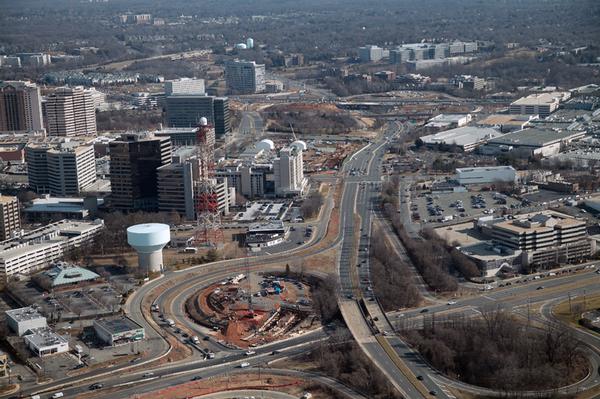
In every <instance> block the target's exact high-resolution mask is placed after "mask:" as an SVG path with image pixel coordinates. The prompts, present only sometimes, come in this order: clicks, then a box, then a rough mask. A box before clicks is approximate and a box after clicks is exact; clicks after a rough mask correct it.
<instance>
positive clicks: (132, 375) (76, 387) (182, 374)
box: [24, 124, 600, 398]
mask: <svg viewBox="0 0 600 399" xmlns="http://www.w3.org/2000/svg"><path fill="white" fill-rule="evenodd" d="M399 131H401V129H399V126H398V125H395V124H390V125H388V128H387V129H386V130H385V134H384V135H383V138H382V139H380V140H378V141H377V142H375V143H371V144H370V145H368V146H367V147H365V148H363V149H362V150H360V151H358V152H357V153H355V154H354V155H353V156H352V157H350V158H349V159H348V160H347V161H346V162H345V164H344V168H343V173H344V174H345V178H344V180H345V183H344V188H343V194H342V198H341V203H340V209H339V212H340V233H339V235H338V237H336V238H335V239H334V240H332V241H331V242H329V243H328V244H327V245H319V246H317V245H316V244H319V243H321V242H322V240H323V238H324V237H325V235H326V231H327V226H328V222H329V220H330V216H331V212H332V210H333V206H334V202H333V196H330V197H329V198H328V199H327V202H326V206H325V207H324V210H323V214H322V215H321V218H320V221H319V223H318V224H317V227H316V229H315V230H316V232H315V233H314V234H313V237H312V239H311V240H310V241H309V242H307V243H306V244H304V245H302V246H301V247H299V248H296V249H293V250H290V251H286V252H284V253H278V254H270V255H262V256H254V257H250V258H248V259H234V260H226V261H221V262H216V263H213V264H209V265H201V266H196V267H192V268H189V269H186V270H182V271H179V272H169V273H167V274H166V275H165V276H163V277H162V278H160V279H157V280H154V281H151V282H149V283H147V284H145V285H144V286H142V287H140V288H139V289H138V290H137V292H136V293H135V294H134V295H132V296H131V297H130V298H129V300H128V302H127V304H126V307H125V310H126V313H127V314H128V315H129V316H130V317H132V318H133V319H134V320H136V321H137V322H138V323H140V324H142V325H143V326H144V327H145V329H146V334H147V336H148V339H150V340H152V341H153V343H154V345H152V352H151V353H150V354H148V356H146V357H145V359H140V360H137V361H136V362H135V363H133V364H130V365H127V366H121V367H114V368H113V369H105V370H100V371H95V372H92V373H89V374H87V375H85V376H83V377H73V378H67V379H65V380H61V381H56V382H53V383H50V384H47V385H46V386H43V387H38V388H33V389H26V390H25V391H24V393H31V392H35V391H43V392H55V391H56V390H63V391H65V393H67V392H69V393H73V394H75V393H77V392H83V391H85V390H87V389H88V386H89V384H91V383H92V382H103V383H104V384H105V386H106V387H107V388H106V389H110V387H116V388H118V389H116V390H118V393H116V394H111V396H115V397H127V396H128V395H130V394H131V393H132V392H143V391H151V390H154V389H158V388H160V387H164V386H169V385H174V384H177V383H180V382H185V381H189V379H190V378H191V377H192V376H196V375H199V376H202V377H206V376H210V375H216V374H220V373H225V372H231V370H234V369H235V368H236V367H237V366H239V363H240V361H241V359H246V358H244V355H243V353H242V352H241V351H239V350H236V349H232V348H228V347H226V346H223V345H222V344H221V343H218V342H214V341H213V340H211V339H210V338H209V340H208V341H204V340H202V341H201V348H202V349H205V350H208V351H211V352H218V354H217V356H216V358H215V359H212V360H204V356H203V353H202V352H201V351H200V350H195V351H194V355H193V356H192V357H190V358H187V359H184V360H181V361H179V362H174V363H172V364H168V365H167V366H154V368H152V372H153V373H154V375H152V376H147V377H144V376H143V372H137V371H136V372H125V371H126V370H127V369H128V368H132V367H137V369H136V370H140V369H141V368H140V366H141V365H142V364H144V363H145V362H150V361H153V360H156V359H158V358H160V357H163V356H168V354H169V351H170V350H171V349H170V346H169V344H168V343H167V341H166V340H165V339H164V337H165V336H166V335H167V334H171V335H174V336H175V337H177V339H180V340H183V337H182V336H181V334H176V333H175V332H174V331H173V330H172V329H170V328H168V327H166V326H164V325H161V319H159V318H153V316H151V315H149V314H148V309H144V307H145V306H148V304H149V301H150V300H151V301H155V303H157V304H158V305H159V307H160V309H161V312H162V313H164V314H165V318H172V319H174V320H175V321H176V323H177V324H178V325H179V326H181V327H183V328H184V329H185V330H187V331H190V332H193V333H194V334H195V335H198V336H201V337H206V336H207V335H208V334H207V331H206V330H204V329H203V328H202V327H199V326H198V325H196V324H195V323H193V322H192V321H191V320H189V319H187V316H186V314H185V311H184V303H185V300H186V299H187V298H188V297H189V296H190V295H191V294H192V293H193V292H194V291H195V290H197V289H199V288H200V287H203V286H207V285H209V284H212V283H214V282H217V281H220V280H222V279H225V278H227V277H230V276H232V275H233V274H235V273H239V272H245V271H246V268H247V267H249V268H250V270H261V271H265V270H270V269H273V268H275V267H281V266H280V264H281V263H282V262H285V261H287V260H289V259H290V258H291V257H296V258H300V257H307V256H313V255H315V254H319V253H322V252H324V251H328V250H330V249H332V248H338V249H339V255H338V256H339V258H338V260H339V262H338V273H339V278H340V295H339V305H340V308H341V310H342V314H343V316H344V318H345V321H346V323H347V325H348V327H349V329H350V330H351V332H352V333H353V335H354V337H355V339H356V341H357V342H358V343H359V345H360V346H361V348H362V349H363V350H364V352H365V353H366V354H367V355H368V356H369V358H370V359H371V360H372V361H373V362H374V363H375V364H376V365H377V366H378V367H379V368H380V370H381V371H382V372H383V373H384V375H386V376H387V378H388V379H389V380H390V382H391V383H392V384H393V385H394V386H395V387H396V388H397V389H398V391H400V392H401V393H403V394H404V396H406V397H408V398H419V397H428V396H430V395H431V392H433V391H435V394H436V395H437V396H439V397H446V398H451V397H452V395H451V394H450V393H449V392H448V390H447V389H446V387H447V386H450V385H453V386H460V387H461V388H464V387H465V385H466V384H462V385H461V384H460V383H458V382H456V381H452V380H449V379H447V378H446V377H444V376H442V375H440V374H439V373H437V372H436V371H435V370H432V369H431V368H430V367H429V366H428V365H427V364H426V363H425V362H424V361H423V359H422V358H421V357H420V356H419V355H418V354H416V353H415V352H413V351H412V350H411V349H410V348H409V347H408V346H407V345H406V344H405V343H404V342H403V341H402V340H401V339H400V338H398V337H397V336H395V335H394V334H392V331H393V330H394V327H397V326H398V325H402V323H414V324H415V325H418V323H419V319H421V320H422V316H423V313H421V312H425V313H427V314H432V313H436V314H439V315H444V314H447V313H449V312H453V311H456V312H465V313H469V312H471V313H474V312H475V313H476V312H477V309H478V308H480V307H481V306H483V305H486V304H496V303H502V304H504V306H515V307H519V306H521V307H522V306H523V304H524V303H525V304H526V303H527V301H529V303H531V301H536V302H539V301H550V300H554V299H556V298H557V297H560V295H563V296H564V295H565V293H566V292H571V293H572V294H573V295H577V294H581V291H582V290H583V289H588V292H590V291H592V290H594V289H596V290H597V289H598V287H600V284H599V282H600V281H598V279H600V276H598V275H595V274H594V275H591V274H590V273H586V274H575V275H569V276H568V277H561V278H556V279H550V280H547V281H544V283H543V284H544V288H543V289H537V287H538V286H539V285H540V284H537V283H535V284H529V285H519V286H515V285H513V286H512V287H510V288H508V287H507V288H505V289H503V290H497V291H492V292H485V293H484V295H480V296H476V297H469V298H465V299H461V300H457V303H456V304H454V305H446V304H440V302H439V301H437V302H435V303H436V304H435V305H430V306H428V307H425V308H420V309H413V310H408V311H406V312H402V313H392V314H390V315H386V314H384V313H383V311H382V310H381V308H380V307H379V305H378V302H377V300H376V298H375V297H374V295H373V292H372V287H371V284H370V270H369V253H368V251H369V248H370V240H372V239H373V237H372V236H371V230H370V229H371V224H372V223H371V222H372V220H371V219H372V216H373V214H374V203H375V202H376V201H377V198H378V195H379V191H380V183H381V172H380V167H381V161H382V159H383V156H384V154H385V150H386V145H387V140H388V139H389V138H391V137H392V136H393V135H394V134H398V132H399ZM388 227H389V226H388ZM385 233H386V234H392V232H391V230H390V229H389V228H388V229H387V230H385ZM395 245H397V246H399V247H401V244H400V243H399V242H397V241H396V242H395ZM398 249H399V250H401V248H398ZM155 289H160V292H158V293H156V294H154V292H155V291H154V290H155ZM527 298H529V299H527ZM403 320H407V321H403ZM325 338H326V333H325V332H324V331H323V330H318V331H316V332H313V333H310V334H306V335H302V336H299V337H296V338H293V339H291V340H288V341H285V342H279V343H274V344H271V345H269V346H265V347H263V348H259V349H257V350H256V352H257V355H256V356H255V357H252V359H251V360H252V362H251V364H252V365H255V364H262V363H264V362H266V361H268V360H272V359H275V358H277V357H278V356H279V354H278V353H277V354H276V355H272V354H271V353H272V352H273V351H276V352H280V351H281V352H282V353H284V354H286V355H289V354H293V353H296V352H294V351H304V350H306V346H307V345H311V344H312V343H314V342H317V341H319V340H322V339H325ZM582 339H584V342H586V343H587V344H589V345H590V347H591V346H592V345H595V346H594V347H595V350H596V351H597V350H598V349H599V347H598V343H597V342H592V339H591V338H589V337H582ZM417 376H419V379H417V378H416V377H417ZM596 377H597V372H596V373H595V374H592V375H591V378H588V379H587V380H586V381H584V382H582V383H581V384H580V385H581V386H580V387H579V388H589V387H591V386H593V385H594V384H595V382H594V379H596ZM82 378H83V379H82ZM477 388H478V387H472V386H466V389H467V390H471V391H477ZM113 389H115V388H113ZM477 392H478V393H479V392H481V390H479V391H477Z"/></svg>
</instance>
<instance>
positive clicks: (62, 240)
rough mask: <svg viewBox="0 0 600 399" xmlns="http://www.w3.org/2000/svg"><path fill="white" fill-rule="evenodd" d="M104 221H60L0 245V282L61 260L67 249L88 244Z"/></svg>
mask: <svg viewBox="0 0 600 399" xmlns="http://www.w3.org/2000/svg"><path fill="white" fill-rule="evenodd" d="M102 228H104V221H103V220H102V219H97V220H95V221H90V222H87V221H71V220H66V219H65V220H61V221H59V222H56V223H51V224H48V225H46V226H44V227H41V228H39V229H36V230H33V231H30V232H28V233H27V234H25V235H23V236H21V237H17V238H13V239H10V240H6V241H3V242H1V243H0V280H2V281H7V280H8V279H9V278H10V277H11V276H15V275H27V274H31V273H32V272H35V271H37V270H40V269H43V268H45V267H47V266H49V265H50V264H51V263H53V262H55V261H57V260H60V259H62V257H63V256H64V255H65V253H67V252H68V251H69V250H71V249H73V248H78V247H81V246H82V245H84V244H86V243H88V242H90V241H91V240H92V239H93V238H94V236H96V235H97V234H98V233H99V232H100V230H101V229H102Z"/></svg>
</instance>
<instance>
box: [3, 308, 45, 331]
mask: <svg viewBox="0 0 600 399" xmlns="http://www.w3.org/2000/svg"><path fill="white" fill-rule="evenodd" d="M5 314H6V323H7V324H8V327H10V329H11V330H13V331H14V332H15V333H17V335H18V336H20V337H21V336H23V335H25V334H26V333H27V332H28V331H29V330H34V329H36V328H43V327H47V326H48V324H47V323H46V318H45V317H44V316H42V315H41V313H40V312H39V311H38V310H37V309H36V308H33V307H31V306H27V307H25V308H19V309H12V310H7V311H6V312H5Z"/></svg>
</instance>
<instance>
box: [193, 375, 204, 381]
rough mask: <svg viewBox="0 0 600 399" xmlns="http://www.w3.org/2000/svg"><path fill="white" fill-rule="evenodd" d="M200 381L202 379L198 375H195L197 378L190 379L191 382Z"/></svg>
mask: <svg viewBox="0 0 600 399" xmlns="http://www.w3.org/2000/svg"><path fill="white" fill-rule="evenodd" d="M201 379H202V377H201V376H199V375H197V376H194V378H192V381H198V380H201Z"/></svg>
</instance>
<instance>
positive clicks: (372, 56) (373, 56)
mask: <svg viewBox="0 0 600 399" xmlns="http://www.w3.org/2000/svg"><path fill="white" fill-rule="evenodd" d="M358 57H359V58H360V60H361V61H362V62H377V61H379V60H381V59H382V58H383V49H382V48H381V47H378V46H372V45H370V46H364V47H359V48H358Z"/></svg>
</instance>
